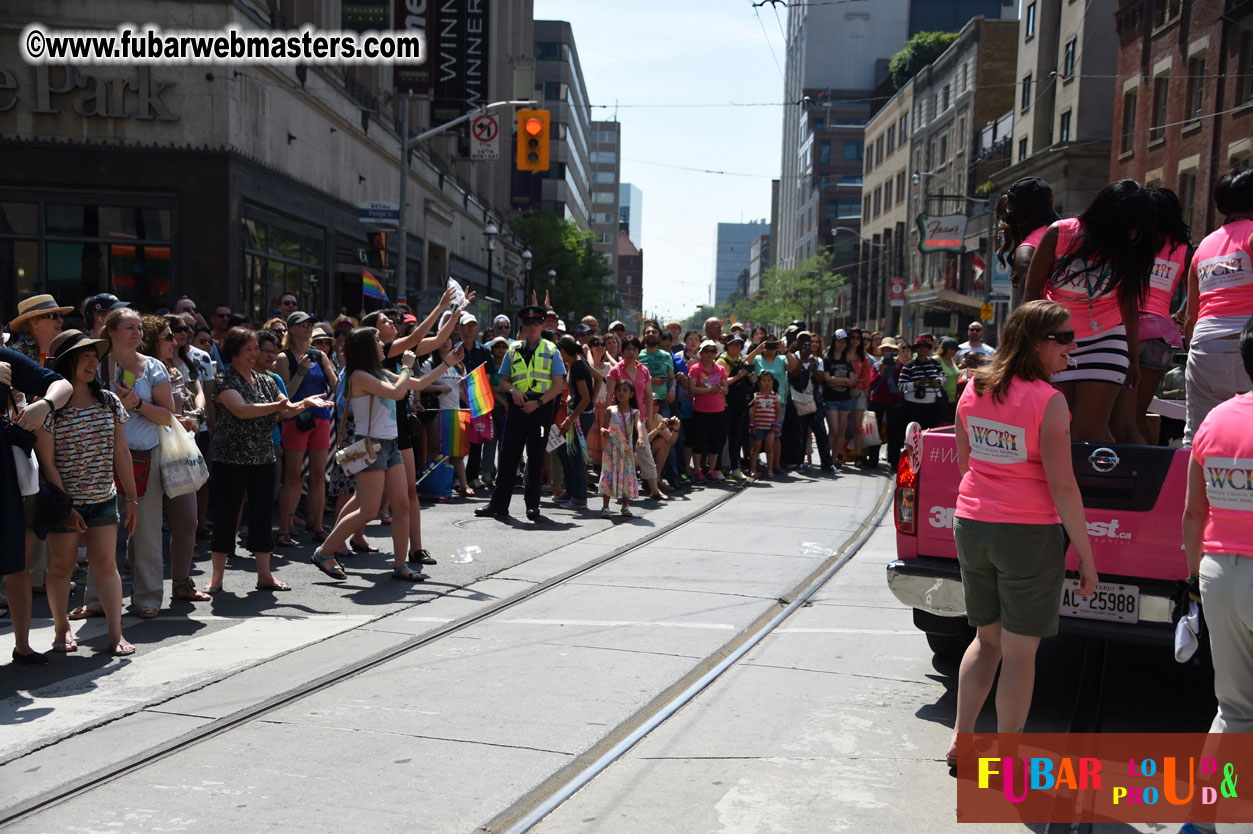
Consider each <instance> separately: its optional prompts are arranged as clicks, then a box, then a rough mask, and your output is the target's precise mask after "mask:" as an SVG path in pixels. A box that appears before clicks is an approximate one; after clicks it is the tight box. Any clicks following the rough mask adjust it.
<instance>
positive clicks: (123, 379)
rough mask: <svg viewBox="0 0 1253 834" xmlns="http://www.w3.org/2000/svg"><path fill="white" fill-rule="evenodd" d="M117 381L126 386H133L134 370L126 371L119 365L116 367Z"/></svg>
mask: <svg viewBox="0 0 1253 834" xmlns="http://www.w3.org/2000/svg"><path fill="white" fill-rule="evenodd" d="M117 381H118V382H120V383H121V384H122V385H125V386H126V387H127V388H134V387H135V374H134V372H132V371H128V370H126V369H125V368H123V367H120V366H119V367H118V369H117Z"/></svg>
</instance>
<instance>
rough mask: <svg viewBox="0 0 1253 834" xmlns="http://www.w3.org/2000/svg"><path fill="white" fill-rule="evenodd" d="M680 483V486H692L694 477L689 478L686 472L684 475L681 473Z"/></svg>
mask: <svg viewBox="0 0 1253 834" xmlns="http://www.w3.org/2000/svg"><path fill="white" fill-rule="evenodd" d="M679 485H680V486H691V485H692V479H691V478H689V477H688V476H687V475H686V474H684V475H680V476H679Z"/></svg>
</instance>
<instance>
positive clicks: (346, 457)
mask: <svg viewBox="0 0 1253 834" xmlns="http://www.w3.org/2000/svg"><path fill="white" fill-rule="evenodd" d="M373 420H374V395H373V394H371V395H370V408H369V412H368V413H367V415H366V421H365V430H366V433H367V434H366V435H363V436H362V437H361V439H360V440H358V441H356V442H355V443H351V444H349V445H347V446H345V447H344V448H342V449H340V450H339V451H338V452H336V453H335V462H336V463H338V464H339V467H340V469H343V470H344V472H345V473H346V474H349V475H356V474H357V473H358V472H360V471H361V470H363V469H365V468H366V467H367V466H369V465H370V464H372V463H374V456H375V452H377V451H378V450H379V449H380V448H381V447H380V446H379V445H378V444H376V443H375V442H374V441H373V440H371V439H370V438H369V436H368V433H369V431H370V423H371V422H373ZM347 423H348V408H347V403H345V407H344V414H343V416H342V417H341V418H340V421H339V436H340V437H344V432H345V430H346V429H345V426H346V425H347Z"/></svg>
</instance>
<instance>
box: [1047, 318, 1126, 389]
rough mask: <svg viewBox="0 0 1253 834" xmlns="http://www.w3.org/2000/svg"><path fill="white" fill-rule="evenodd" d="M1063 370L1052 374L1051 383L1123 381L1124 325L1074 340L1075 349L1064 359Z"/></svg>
mask: <svg viewBox="0 0 1253 834" xmlns="http://www.w3.org/2000/svg"><path fill="white" fill-rule="evenodd" d="M1067 359H1068V360H1069V362H1070V364H1069V365H1068V367H1067V368H1066V370H1064V371H1062V372H1060V373H1055V374H1053V376H1052V381H1053V382H1110V383H1113V384H1114V385H1122V384H1123V383H1124V382H1126V381H1127V366H1128V364H1129V360H1128V358H1127V326H1126V325H1124V324H1120V325H1118V326H1117V327H1111V328H1110V329H1109V330H1104V331H1102V332H1100V333H1096V334H1093V335H1092V336H1090V337H1088V338H1086V339H1079V338H1076V339H1075V349H1074V350H1072V351H1071V352H1070V354H1069V356H1068V357H1067Z"/></svg>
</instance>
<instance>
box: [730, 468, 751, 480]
mask: <svg viewBox="0 0 1253 834" xmlns="http://www.w3.org/2000/svg"><path fill="white" fill-rule="evenodd" d="M731 480H733V481H747V480H748V478H746V477H745V476H744V472H743V471H742V470H739V469H732V470H731Z"/></svg>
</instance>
